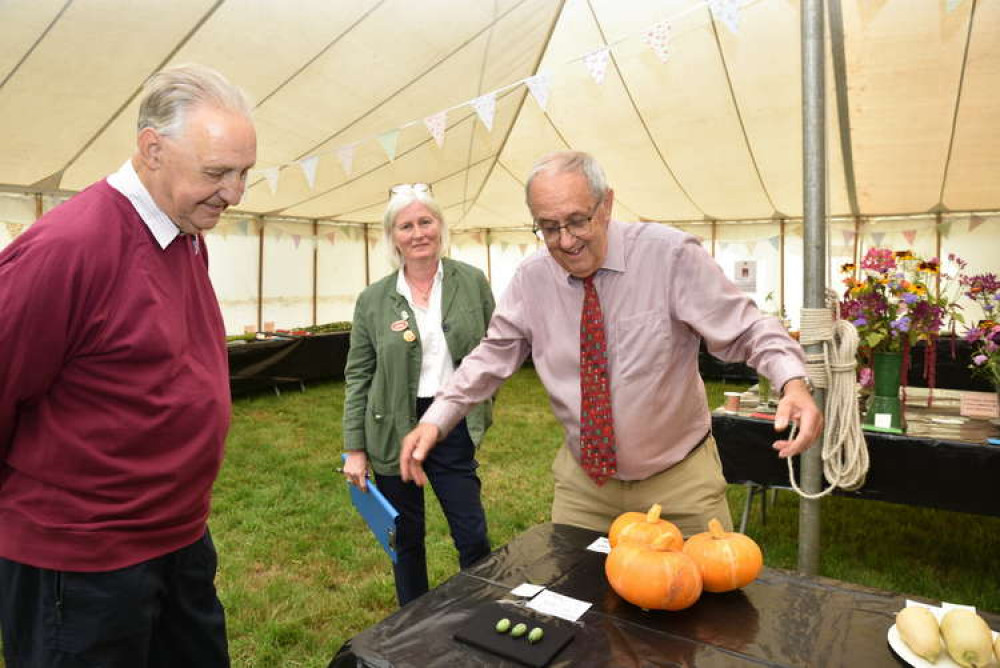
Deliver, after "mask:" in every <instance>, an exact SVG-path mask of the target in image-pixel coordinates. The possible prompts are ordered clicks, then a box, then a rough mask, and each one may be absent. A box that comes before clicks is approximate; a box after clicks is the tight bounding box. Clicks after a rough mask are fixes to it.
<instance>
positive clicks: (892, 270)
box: [840, 247, 965, 387]
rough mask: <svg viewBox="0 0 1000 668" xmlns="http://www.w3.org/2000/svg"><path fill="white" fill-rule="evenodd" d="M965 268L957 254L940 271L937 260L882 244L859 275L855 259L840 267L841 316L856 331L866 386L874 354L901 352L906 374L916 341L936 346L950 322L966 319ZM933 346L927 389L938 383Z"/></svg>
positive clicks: (928, 360) (871, 252)
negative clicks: (962, 298)
mask: <svg viewBox="0 0 1000 668" xmlns="http://www.w3.org/2000/svg"><path fill="white" fill-rule="evenodd" d="M964 267H965V262H963V261H962V260H961V259H960V258H958V257H956V256H955V255H949V256H948V267H947V270H946V271H942V268H941V263H940V262H939V260H938V259H937V258H933V259H930V260H924V259H922V258H919V257H917V256H915V255H914V254H913V253H912V252H911V251H908V250H906V251H893V250H891V249H889V248H879V247H874V248H869V249H868V251H867V252H866V253H865V256H864V258H863V259H862V260H861V273H860V276H857V277H856V276H855V273H856V269H857V268H856V267H855V265H854V264H853V263H849V264H845V265H843V266H842V267H841V272H842V273H843V274H845V278H844V283H845V285H846V286H847V290H846V292H845V293H844V299H843V301H842V302H841V305H840V316H841V317H842V318H844V319H846V320H849V321H850V322H851V323H853V324H854V326H855V327H857V329H858V336H859V339H860V345H859V348H858V353H859V356H860V358H861V363H862V372H861V374H860V380H861V383H862V385H863V386H869V385H870V384H871V381H872V378H871V366H872V361H873V358H874V355H875V353H878V352H901V353H903V374H904V377H905V374H906V373H907V371H906V369H907V367H908V365H909V352H910V349H911V348H912V347H913V346H914V345H916V344H917V343H919V342H920V341H924V342H927V343H930V344H933V343H934V341H935V339H937V337H938V335H939V334H940V333H941V329H942V327H943V326H944V323H945V321H946V320H949V319H950V320H951V322H952V323H954V322H964V321H963V320H962V317H961V314H960V313H959V307H958V305H957V299H958V296H959V294H960V287H959V282H958V280H957V279H958V278H959V276H960V272H961V270H962V269H963V268H964ZM935 284H936V285H935ZM935 288H936V289H935ZM935 350H936V346H934V345H928V347H927V355H926V357H925V358H924V359H925V363H926V367H925V369H924V371H925V375H926V376H927V382H928V386H929V387H934V363H935V359H934V353H935Z"/></svg>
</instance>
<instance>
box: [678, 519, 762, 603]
mask: <svg viewBox="0 0 1000 668" xmlns="http://www.w3.org/2000/svg"><path fill="white" fill-rule="evenodd" d="M684 553H685V554H687V555H688V556H690V557H691V558H692V559H694V561H695V563H696V564H698V569H699V570H700V571H701V578H702V580H703V581H704V585H705V591H711V592H723V591H732V590H733V589H739V588H740V587H745V586H747V585H748V584H750V583H751V582H753V581H754V580H755V579H757V576H758V575H759V574H760V569H761V568H763V566H764V555H763V554H761V551H760V547H759V546H758V545H757V543H755V542H754V540H753V538H750V537H749V536H745V535H743V534H741V533H738V532H735V531H726V530H725V529H723V528H722V524H721V523H720V522H719V520H717V519H713V520H712V521H710V522H709V523H708V531H706V532H705V533H699V534H695V535H694V536H691V537H690V538H688V541H687V542H686V543H685V544H684Z"/></svg>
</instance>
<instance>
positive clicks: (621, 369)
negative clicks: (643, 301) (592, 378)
mask: <svg viewBox="0 0 1000 668" xmlns="http://www.w3.org/2000/svg"><path fill="white" fill-rule="evenodd" d="M614 335H615V341H614V343H613V345H614V348H613V350H614V351H615V352H614V363H615V369H613V371H614V374H615V376H617V377H618V378H620V379H623V380H624V379H629V378H639V377H642V376H650V375H653V376H655V375H659V374H662V373H663V369H664V368H665V367H666V366H667V363H668V361H669V359H670V328H669V326H668V324H667V318H666V316H665V315H664V314H663V313H662V312H660V311H643V312H642V313H636V314H634V315H630V316H628V317H626V318H620V319H619V320H617V321H616V322H615V325H614Z"/></svg>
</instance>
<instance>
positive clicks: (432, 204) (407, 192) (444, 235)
mask: <svg viewBox="0 0 1000 668" xmlns="http://www.w3.org/2000/svg"><path fill="white" fill-rule="evenodd" d="M414 202H420V203H421V204H423V205H424V206H426V207H427V209H428V210H429V211H430V212H431V215H433V216H434V217H435V218H436V219H437V221H438V222H439V223H441V244H440V246H439V247H438V259H439V260H440V259H441V256H442V255H443V254H444V252H445V249H446V248H448V244H449V243H450V241H449V234H448V223H447V222H445V219H444V214H443V213H442V212H441V207H440V206H439V205H438V203H437V201H435V199H434V196H433V195H431V193H430V192H427V191H423V190H414V189H413V188H404V189H402V190H401V191H400V192H397V193H395V194H393V195H392V196H390V197H389V205H388V206H387V207H386V209H385V214H384V215H383V216H382V236H383V239H384V240H385V247H386V254H387V255H388V256H389V264H391V265H392V267H393V268H394V269H398V268H399V267H400V266H401V265H402V264H403V256H402V254H400V252H399V249H398V248H396V244H394V243H393V241H392V228H393V225H395V224H396V216H398V215H399V212H400V211H402V210H403V209H405V208H406V207H408V206H410V205H411V204H413V203H414Z"/></svg>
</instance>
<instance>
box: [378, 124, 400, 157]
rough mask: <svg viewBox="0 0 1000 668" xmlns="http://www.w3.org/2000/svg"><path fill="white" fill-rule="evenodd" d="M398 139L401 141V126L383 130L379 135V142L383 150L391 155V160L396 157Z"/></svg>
mask: <svg viewBox="0 0 1000 668" xmlns="http://www.w3.org/2000/svg"><path fill="white" fill-rule="evenodd" d="M397 141H399V128H395V129H393V130H389V131H388V132H383V133H382V134H380V135H379V136H378V143H379V144H381V145H382V150H383V151H385V154H386V155H387V156H389V162H392V161H393V160H395V159H396V142H397Z"/></svg>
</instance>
